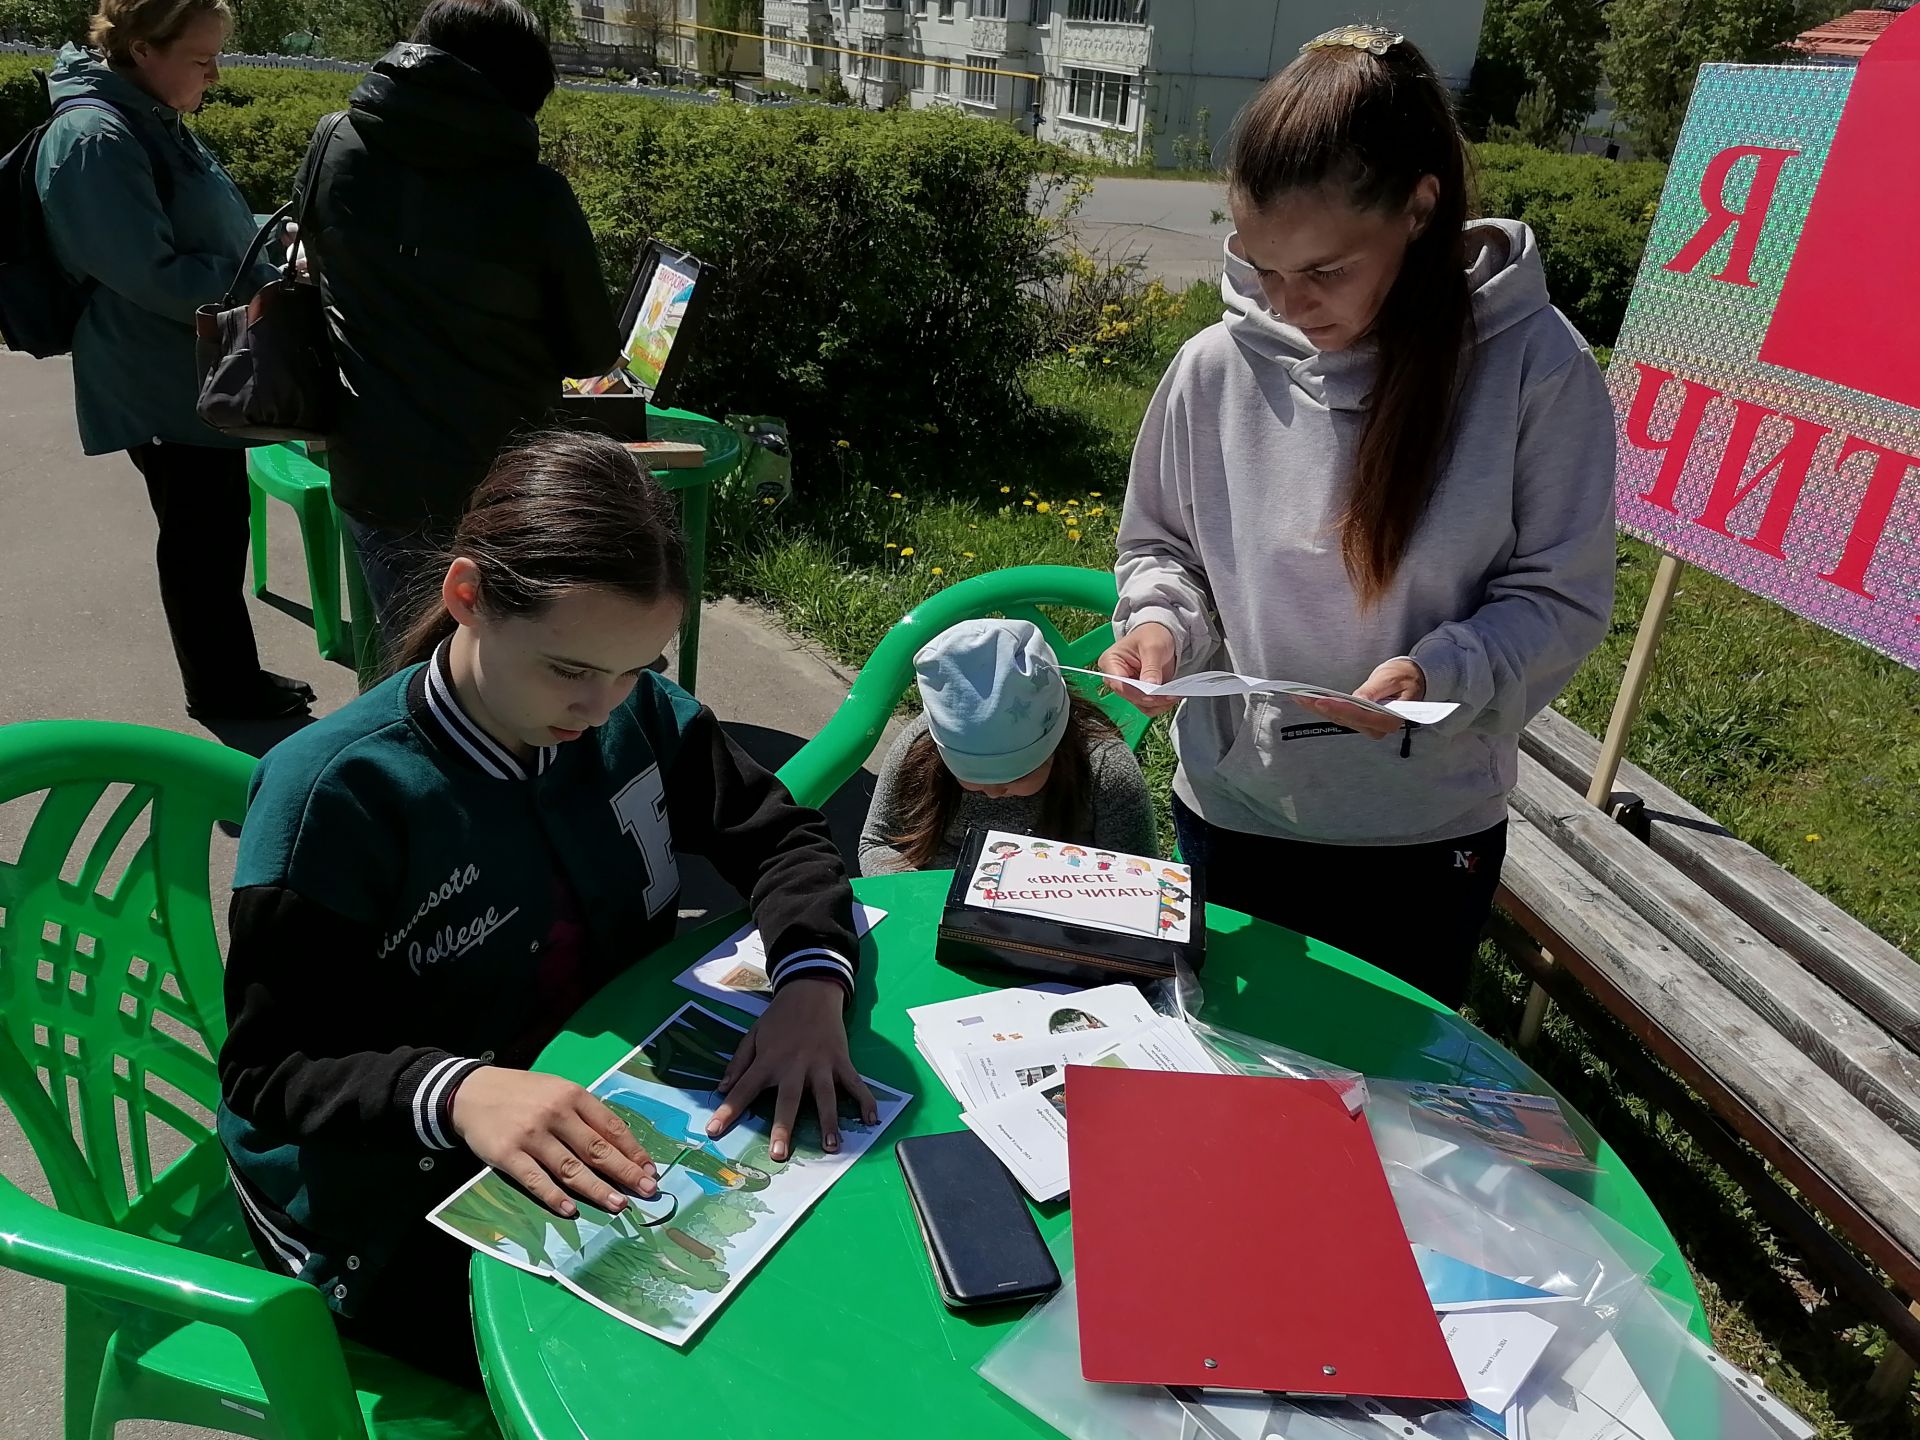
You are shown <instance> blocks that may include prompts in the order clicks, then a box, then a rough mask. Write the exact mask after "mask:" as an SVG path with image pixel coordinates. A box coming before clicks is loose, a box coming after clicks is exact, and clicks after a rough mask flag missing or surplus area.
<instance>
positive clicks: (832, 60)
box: [813, 49, 840, 75]
mask: <svg viewBox="0 0 1920 1440" xmlns="http://www.w3.org/2000/svg"><path fill="white" fill-rule="evenodd" d="M813 57H814V64H816V65H818V66H819V67H820V68H821V69H822V70H824V71H826V72H827V74H829V75H838V74H839V73H840V52H839V51H838V50H824V49H817V50H815V51H814V52H813Z"/></svg>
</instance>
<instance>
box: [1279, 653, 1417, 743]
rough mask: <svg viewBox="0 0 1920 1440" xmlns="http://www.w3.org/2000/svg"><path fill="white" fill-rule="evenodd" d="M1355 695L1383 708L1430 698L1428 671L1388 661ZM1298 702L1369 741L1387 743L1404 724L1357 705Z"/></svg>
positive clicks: (1404, 662) (1331, 702) (1315, 701)
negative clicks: (1405, 701) (1394, 701)
mask: <svg viewBox="0 0 1920 1440" xmlns="http://www.w3.org/2000/svg"><path fill="white" fill-rule="evenodd" d="M1353 693H1354V694H1355V695H1358V696H1359V697H1360V698H1361V699H1362V700H1371V701H1373V702H1374V703H1375V704H1376V705H1383V704H1385V703H1386V702H1387V701H1389V700H1424V699H1426V698H1427V676H1426V672H1425V671H1423V670H1422V669H1421V668H1420V667H1419V666H1418V665H1416V664H1415V663H1414V662H1413V661H1411V660H1407V659H1404V658H1403V659H1398V660H1389V661H1387V663H1386V664H1384V665H1381V666H1379V667H1378V668H1376V669H1375V670H1374V672H1373V673H1372V674H1371V675H1369V676H1368V677H1367V678H1366V682H1365V683H1364V684H1363V685H1361V686H1360V688H1359V689H1358V690H1355V691H1354V692H1353ZM1299 703H1300V705H1301V706H1302V707H1303V708H1305V709H1308V710H1311V711H1313V713H1314V714H1316V715H1319V716H1321V717H1323V718H1325V719H1327V720H1331V721H1332V722H1333V723H1334V724H1336V725H1344V726H1346V727H1347V729H1349V730H1357V731H1359V732H1360V733H1361V734H1362V735H1365V736H1366V737H1367V738H1368V739H1370V740H1384V739H1385V738H1386V737H1387V736H1389V735H1397V734H1399V733H1400V731H1401V729H1402V727H1403V726H1404V724H1405V722H1404V721H1402V720H1400V719H1398V718H1397V717H1395V716H1392V715H1381V714H1378V713H1376V712H1375V711H1372V710H1363V709H1361V708H1360V707H1359V706H1358V705H1348V704H1346V703H1345V702H1344V701H1340V700H1318V699H1302V700H1301V701H1300V702H1299Z"/></svg>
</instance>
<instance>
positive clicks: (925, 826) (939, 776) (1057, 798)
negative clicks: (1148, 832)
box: [887, 695, 1120, 870]
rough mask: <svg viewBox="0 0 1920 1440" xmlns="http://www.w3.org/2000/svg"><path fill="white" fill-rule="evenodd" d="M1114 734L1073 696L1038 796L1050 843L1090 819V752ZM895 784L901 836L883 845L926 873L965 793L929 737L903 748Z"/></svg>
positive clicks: (1089, 705)
mask: <svg viewBox="0 0 1920 1440" xmlns="http://www.w3.org/2000/svg"><path fill="white" fill-rule="evenodd" d="M1119 733H1120V732H1119V731H1117V730H1116V729H1114V727H1113V725H1112V723H1111V722H1109V721H1108V719H1107V717H1106V716H1105V715H1102V714H1101V713H1100V709H1099V707H1098V706H1097V705H1095V704H1094V703H1093V702H1092V701H1091V700H1085V699H1082V698H1081V697H1080V696H1078V695H1075V696H1073V697H1072V699H1071V701H1070V702H1069V704H1068V706H1067V733H1066V734H1064V735H1062V736H1061V737H1060V745H1059V748H1058V749H1056V750H1055V751H1054V752H1053V773H1052V774H1050V775H1048V776H1047V783H1046V786H1045V788H1043V789H1042V790H1041V791H1040V833H1041V834H1043V835H1045V836H1046V837H1047V838H1048V839H1051V840H1065V841H1073V840H1075V839H1077V838H1079V837H1080V835H1081V833H1082V831H1083V830H1084V828H1085V826H1086V825H1087V823H1088V820H1089V818H1090V817H1091V816H1092V814H1093V747H1094V746H1095V745H1097V744H1099V743H1100V742H1101V741H1103V740H1107V739H1110V738H1112V737H1114V736H1116V735H1118V734H1119ZM894 783H895V787H896V789H897V790H898V792H899V793H900V794H901V795H903V796H905V797H906V810H905V813H904V814H903V815H902V816H901V821H900V832H899V833H898V834H896V835H889V836H887V843H888V844H890V845H892V846H894V847H895V848H896V849H898V850H899V851H900V853H901V854H902V855H903V856H905V857H906V861H907V865H908V867H909V868H910V869H914V870H926V869H929V868H931V867H932V865H933V863H934V860H935V859H936V858H937V857H938V856H939V854H940V847H941V845H942V843H943V842H944V841H945V840H946V835H947V826H949V825H950V824H952V823H953V813H954V811H955V810H957V809H959V808H960V800H961V797H962V796H963V795H965V793H966V792H965V791H963V790H962V789H961V788H960V782H959V781H958V780H956V779H954V778H953V772H952V771H951V770H949V769H947V766H946V762H945V761H943V760H942V759H941V758H940V751H939V749H938V748H937V747H936V746H935V745H934V743H933V737H932V736H931V735H922V736H920V737H919V738H918V739H917V740H915V741H914V742H913V744H911V745H909V746H908V747H907V753H906V757H905V758H904V759H903V760H902V761H901V762H900V773H899V774H898V775H897V776H896V777H895V779H894ZM1086 838H1087V839H1088V840H1089V841H1091V839H1092V837H1091V836H1088V837H1086Z"/></svg>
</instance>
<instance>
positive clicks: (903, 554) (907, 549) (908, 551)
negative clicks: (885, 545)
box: [900, 545, 913, 560]
mask: <svg viewBox="0 0 1920 1440" xmlns="http://www.w3.org/2000/svg"><path fill="white" fill-rule="evenodd" d="M911 554H913V546H911V545H908V546H904V547H903V548H902V549H901V551H900V558H901V559H902V560H904V559H906V558H907V557H908V556H909V555H911Z"/></svg>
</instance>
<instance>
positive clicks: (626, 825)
mask: <svg viewBox="0 0 1920 1440" xmlns="http://www.w3.org/2000/svg"><path fill="white" fill-rule="evenodd" d="M612 804H613V813H614V814H615V815H617V816H619V817H620V828H621V829H622V830H624V831H626V832H627V836H628V838H630V839H631V840H632V841H633V843H634V844H635V845H636V846H637V847H638V848H639V851H640V864H641V867H642V869H643V870H644V871H645V874H646V880H647V888H646V897H645V898H646V902H647V915H648V917H649V918H651V917H652V916H655V915H658V914H659V913H660V909H661V907H662V906H664V905H666V904H668V903H669V902H671V901H672V899H673V897H674V896H675V895H678V894H679V893H680V864H679V862H678V861H677V860H675V859H674V858H673V829H672V827H671V826H669V825H668V824H667V790H666V786H665V785H663V784H662V783H661V780H660V767H659V766H658V765H649V766H648V767H647V768H646V769H644V770H642V771H641V772H640V773H639V774H638V775H636V776H634V777H633V779H631V780H629V781H628V782H627V784H626V787H625V788H624V789H622V790H621V792H620V793H619V794H618V795H616V796H614V797H613V801H612Z"/></svg>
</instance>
